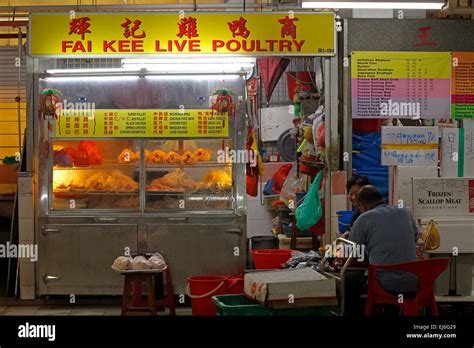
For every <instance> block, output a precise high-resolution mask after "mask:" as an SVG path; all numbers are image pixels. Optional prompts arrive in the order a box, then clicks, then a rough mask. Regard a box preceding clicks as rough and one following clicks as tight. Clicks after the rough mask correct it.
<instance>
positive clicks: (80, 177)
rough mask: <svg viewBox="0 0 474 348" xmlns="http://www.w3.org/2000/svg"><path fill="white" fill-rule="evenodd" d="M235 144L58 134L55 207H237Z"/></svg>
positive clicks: (54, 150)
mask: <svg viewBox="0 0 474 348" xmlns="http://www.w3.org/2000/svg"><path fill="white" fill-rule="evenodd" d="M142 145H143V146H142ZM229 149H232V141H231V140H230V139H208V140H199V139H187V140H175V139H169V140H144V141H142V140H133V139H108V140H63V139H54V141H53V148H52V156H51V157H52V158H53V161H52V168H51V169H52V171H51V179H52V180H51V185H50V189H51V192H50V197H51V209H52V211H64V210H94V209H108V210H110V209H113V210H129V211H137V212H140V211H143V212H149V213H153V212H160V211H161V212H162V211H165V210H168V211H170V210H178V209H179V210H216V209H217V210H232V209H233V208H234V190H233V175H234V173H233V167H232V162H231V159H230V157H229ZM142 154H143V156H142ZM142 171H144V175H141V173H142ZM142 177H144V181H143V182H141V179H140V178H142ZM142 196H144V199H141V197H142ZM141 201H144V202H145V203H144V205H143V206H141V204H140V202H141Z"/></svg>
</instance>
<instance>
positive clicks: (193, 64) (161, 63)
mask: <svg viewBox="0 0 474 348" xmlns="http://www.w3.org/2000/svg"><path fill="white" fill-rule="evenodd" d="M254 66H255V59H254V58H245V57H234V58H230V57H229V58H202V57H201V58H158V59H123V60H122V67H123V68H124V69H133V68H137V67H139V68H140V69H145V70H146V71H149V72H160V73H249V72H250V71H251V70H252V69H253V68H254Z"/></svg>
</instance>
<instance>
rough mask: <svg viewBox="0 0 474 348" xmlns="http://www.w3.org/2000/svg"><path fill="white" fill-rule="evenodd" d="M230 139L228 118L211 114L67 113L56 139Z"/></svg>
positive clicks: (157, 111) (191, 111) (110, 111)
mask: <svg viewBox="0 0 474 348" xmlns="http://www.w3.org/2000/svg"><path fill="white" fill-rule="evenodd" d="M228 136H229V119H228V114H219V113H216V112H212V111H211V110H185V109H180V110H94V111H92V112H90V114H89V115H87V116H85V115H84V114H83V113H82V112H81V111H80V110H77V111H74V110H68V113H67V115H60V116H59V117H58V119H57V121H56V137H58V138H98V137H101V138H102V137H106V138H107V137H110V138H116V137H118V138H133V137H152V138H179V137H183V138H193V137H196V138H200V137H204V138H206V137H209V138H213V137H219V138H225V137H228Z"/></svg>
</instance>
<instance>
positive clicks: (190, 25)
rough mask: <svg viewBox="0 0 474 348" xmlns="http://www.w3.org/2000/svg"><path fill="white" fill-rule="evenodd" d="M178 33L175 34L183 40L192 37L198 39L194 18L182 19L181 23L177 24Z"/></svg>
mask: <svg viewBox="0 0 474 348" xmlns="http://www.w3.org/2000/svg"><path fill="white" fill-rule="evenodd" d="M178 29H179V32H178V34H176V36H177V37H179V38H183V36H187V37H188V38H189V39H190V38H192V37H198V36H199V34H198V32H197V21H196V18H194V17H187V18H182V19H181V23H178Z"/></svg>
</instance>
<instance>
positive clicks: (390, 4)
mask: <svg viewBox="0 0 474 348" xmlns="http://www.w3.org/2000/svg"><path fill="white" fill-rule="evenodd" d="M444 4H445V3H444V1H426V2H423V1H417V2H414V1H383V0H382V1H347V0H345V1H304V2H303V3H302V7H303V8H344V9H346V8H357V9H410V10H440V9H441V8H442V7H443V6H444Z"/></svg>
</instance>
